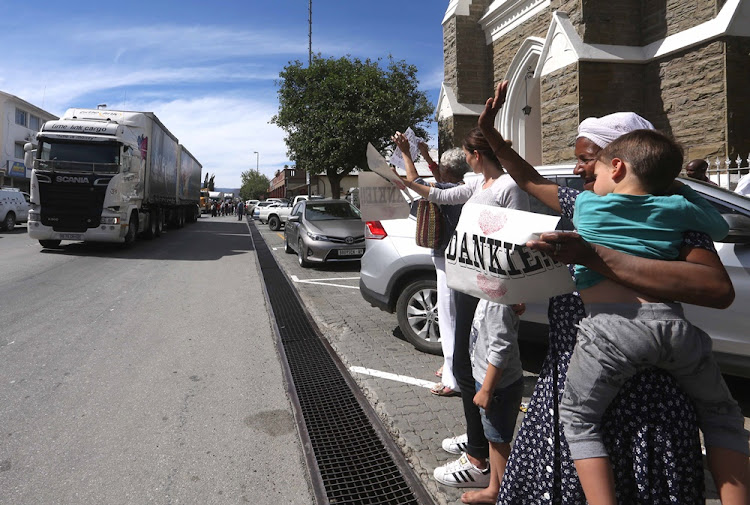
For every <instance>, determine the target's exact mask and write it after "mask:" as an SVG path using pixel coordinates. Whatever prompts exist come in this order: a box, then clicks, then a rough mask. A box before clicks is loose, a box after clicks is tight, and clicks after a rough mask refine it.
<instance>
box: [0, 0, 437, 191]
mask: <svg viewBox="0 0 750 505" xmlns="http://www.w3.org/2000/svg"><path fill="white" fill-rule="evenodd" d="M447 6H448V1H447V0H443V1H440V0H416V1H412V2H408V1H407V2H404V1H398V0H377V1H372V2H363V1H359V0H339V1H335V0H313V5H312V9H313V14H312V21H313V32H312V49H313V52H314V53H321V54H322V55H323V56H324V57H331V56H332V57H340V56H344V55H346V54H350V55H351V56H355V57H359V58H371V59H377V58H383V59H384V60H386V59H387V57H388V55H389V54H392V55H393V56H394V58H395V59H397V60H405V61H406V62H408V63H410V64H413V65H416V67H417V68H418V70H419V74H418V77H419V81H420V87H421V89H422V90H424V91H425V92H426V93H427V96H428V98H429V99H430V101H431V102H432V104H433V105H436V104H437V98H438V94H439V91H440V84H441V82H442V78H443V45H442V26H441V21H442V19H443V16H444V14H445V10H446V8H447ZM0 12H3V15H2V16H0V48H2V49H0V68H1V69H3V71H2V72H0V90H2V91H4V92H6V93H10V94H13V95H16V96H18V97H20V98H22V99H24V100H26V101H28V102H31V103H32V104H34V105H37V106H39V107H41V108H43V109H45V110H47V111H49V112H51V113H53V114H55V115H58V116H60V115H62V114H63V113H64V111H65V110H66V109H67V108H69V107H91V108H95V107H96V106H97V104H101V103H106V104H107V105H108V107H109V108H110V109H124V110H144V111H152V112H155V113H156V115H157V116H159V118H160V119H161V120H162V122H163V123H164V124H165V125H166V126H167V128H169V129H170V130H171V131H172V133H174V134H175V136H177V138H178V139H179V140H180V142H181V143H182V144H184V145H185V146H186V147H187V148H188V150H190V152H191V153H193V155H194V156H195V157H196V158H197V159H198V160H199V161H200V162H201V163H202V164H203V167H204V172H209V173H215V174H216V179H215V181H216V185H217V186H218V187H239V185H240V173H241V172H242V171H244V170H248V169H255V166H256V155H255V154H254V153H253V152H254V151H258V152H259V166H260V170H261V172H263V173H265V174H266V175H268V176H272V175H273V173H274V172H275V171H276V170H277V169H279V168H281V167H283V165H284V164H285V163H289V160H288V158H287V155H286V145H285V144H284V135H283V132H282V131H281V130H280V129H278V128H277V127H276V126H274V125H271V124H268V122H269V120H270V118H271V117H272V116H273V115H274V114H275V113H276V112H277V110H278V100H277V90H278V87H277V84H276V82H277V81H278V77H279V72H280V71H281V70H282V69H283V67H284V66H285V65H287V64H288V63H289V62H290V61H294V60H300V61H303V62H306V61H307V58H308V21H307V19H308V18H307V16H308V0H262V1H261V0H238V1H223V0H214V1H204V0H201V1H198V0H187V1H186V0H182V1H179V2H178V1H175V2H169V1H163V0H151V1H141V0H131V1H129V2H126V3H120V2H107V1H97V2H94V1H81V0H79V1H75V2H64V1H58V0H54V1H52V0H40V1H37V2H18V1H9V0H0ZM11 13H12V15H11ZM431 131H432V132H433V137H436V131H437V128H436V125H435V123H433V125H432V128H431ZM430 144H431V145H433V146H436V145H437V139H436V138H433V139H432V140H431V141H430Z"/></svg>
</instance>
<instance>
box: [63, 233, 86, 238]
mask: <svg viewBox="0 0 750 505" xmlns="http://www.w3.org/2000/svg"><path fill="white" fill-rule="evenodd" d="M60 240H83V235H82V234H80V233H61V234H60Z"/></svg>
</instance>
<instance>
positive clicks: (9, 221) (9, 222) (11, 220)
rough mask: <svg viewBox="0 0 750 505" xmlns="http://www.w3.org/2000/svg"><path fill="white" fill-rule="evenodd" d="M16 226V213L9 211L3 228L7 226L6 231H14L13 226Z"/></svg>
mask: <svg viewBox="0 0 750 505" xmlns="http://www.w3.org/2000/svg"><path fill="white" fill-rule="evenodd" d="M15 227H16V215H15V214H13V213H12V212H8V213H7V214H6V215H5V220H4V221H3V228H5V231H13V228H15Z"/></svg>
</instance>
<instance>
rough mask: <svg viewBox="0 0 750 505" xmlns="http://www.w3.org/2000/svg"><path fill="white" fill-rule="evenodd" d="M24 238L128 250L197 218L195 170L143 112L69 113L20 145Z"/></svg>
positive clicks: (163, 129) (197, 173)
mask: <svg viewBox="0 0 750 505" xmlns="http://www.w3.org/2000/svg"><path fill="white" fill-rule="evenodd" d="M25 150H26V157H25V162H26V166H32V167H33V170H32V175H31V202H30V203H31V209H30V210H29V223H28V230H29V236H30V237H31V238H33V239H37V240H39V243H40V244H41V245H42V246H43V247H57V246H59V245H60V242H61V241H62V240H76V241H84V242H86V241H91V242H120V243H125V244H131V243H132V242H133V241H135V239H136V237H137V236H138V235H139V234H141V235H143V236H145V237H146V238H153V237H158V236H159V235H161V232H162V230H163V228H164V226H166V225H167V224H170V225H173V226H175V227H178V228H181V227H182V226H183V225H184V224H185V222H192V221H195V220H197V219H198V217H199V216H200V207H199V203H200V189H201V169H202V166H201V164H200V163H199V162H198V161H197V160H196V159H195V158H194V157H193V156H192V155H191V154H190V152H189V151H188V150H187V149H186V148H185V147H184V146H182V145H180V143H179V142H178V140H177V138H176V137H175V136H174V135H172V134H171V133H170V132H169V130H167V128H166V127H165V126H164V125H163V124H162V123H161V121H159V119H158V118H157V117H156V116H155V115H154V114H153V113H151V112H127V111H116V110H108V109H96V110H93V109H69V110H68V111H67V112H66V113H65V114H64V116H63V117H62V118H61V119H59V120H55V121H47V122H46V123H44V125H43V126H42V129H41V131H40V132H39V133H37V148H36V149H33V146H32V145H31V144H26V146H25Z"/></svg>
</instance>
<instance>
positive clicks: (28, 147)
mask: <svg viewBox="0 0 750 505" xmlns="http://www.w3.org/2000/svg"><path fill="white" fill-rule="evenodd" d="M23 151H24V152H23V164H24V165H26V167H27V168H32V167H33V166H34V158H35V157H36V149H34V145H33V144H32V143H31V142H26V143H25V144H24V145H23Z"/></svg>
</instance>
